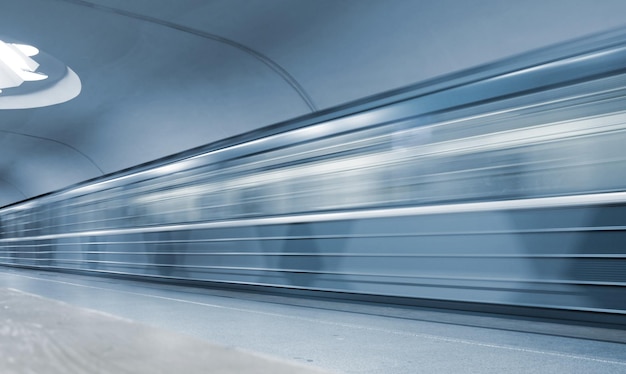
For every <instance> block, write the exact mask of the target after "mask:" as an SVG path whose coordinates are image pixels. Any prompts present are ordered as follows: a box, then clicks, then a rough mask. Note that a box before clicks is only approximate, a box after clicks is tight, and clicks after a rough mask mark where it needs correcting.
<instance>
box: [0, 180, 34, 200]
mask: <svg viewBox="0 0 626 374" xmlns="http://www.w3.org/2000/svg"><path fill="white" fill-rule="evenodd" d="M0 182H2V183H4V184H7V185H9V186H11V187H13V188H14V189H15V190H16V191H17V192H19V193H20V194H22V196H23V197H24V198H25V199H26V198H27V197H28V196H26V194H25V193H24V191H22V190H21V189H19V188H17V187H16V186H15V185H14V184H13V183H10V182H9V181H7V180H6V179H3V178H0Z"/></svg>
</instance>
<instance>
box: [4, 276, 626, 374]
mask: <svg viewBox="0 0 626 374" xmlns="http://www.w3.org/2000/svg"><path fill="white" fill-rule="evenodd" d="M0 322H1V325H0V372H1V373H52V374H55V373H148V372H150V373H172V372H177V371H179V372H184V373H200V372H202V373H207V372H210V373H226V374H231V373H305V374H306V373H325V372H326V373H355V374H356V373H364V374H370V373H401V374H402V373H503V372H506V373H624V374H626V344H624V342H626V333H625V332H624V331H622V330H611V329H605V328H600V327H589V326H575V325H571V324H559V323H558V322H549V321H548V322H546V321H533V320H531V319H524V318H511V317H506V316H495V315H494V316H488V315H476V314H472V313H462V312H452V311H444V310H433V309H418V308H403V307H397V306H391V305H367V304H363V303H354V302H352V303H348V302H340V301H329V300H322V299H318V300H316V299H311V298H308V299H305V298H294V297H285V296H276V295H266V294H260V293H253V292H249V293H246V292H234V291H228V290H217V289H210V288H201V287H190V286H180V285H170V284H162V283H151V282H139V281H130V280H121V279H112V278H105V277H90V276H81V275H75V274H64V273H52V272H43V271H34V270H24V269H16V268H0Z"/></svg>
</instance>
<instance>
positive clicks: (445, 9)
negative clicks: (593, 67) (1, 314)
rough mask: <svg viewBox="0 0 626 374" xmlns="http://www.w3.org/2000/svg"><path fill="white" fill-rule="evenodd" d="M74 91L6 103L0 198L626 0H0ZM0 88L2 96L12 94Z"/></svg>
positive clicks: (315, 102) (334, 101)
mask: <svg viewBox="0 0 626 374" xmlns="http://www.w3.org/2000/svg"><path fill="white" fill-rule="evenodd" d="M0 6H1V11H0V25H2V29H1V30H0V33H1V35H0V39H2V37H9V38H11V39H12V40H18V41H20V42H23V43H26V44H31V45H35V46H37V47H38V48H40V49H41V50H43V51H45V52H46V53H48V54H50V55H51V56H54V58H56V59H58V60H60V61H62V62H63V63H65V64H67V65H68V66H69V67H71V69H72V70H73V71H75V72H76V73H77V74H78V76H79V77H80V80H81V82H82V91H81V93H80V95H79V96H78V97H76V98H75V99H73V100H70V101H68V102H65V103H62V104H58V105H52V106H46V107H41V108H34V109H13V110H0V206H3V205H6V204H10V203H12V202H16V201H19V200H23V199H25V198H29V197H33V196H37V195H40V194H43V193H46V192H50V191H53V190H56V189H60V188H63V187H65V186H68V185H71V184H74V183H77V182H80V181H83V180H86V179H90V178H93V177H97V176H99V175H102V174H106V173H111V172H114V171H117V170H120V169H124V168H127V167H130V166H134V165H137V164H140V163H143V162H146V161H150V160H154V159H156V158H159V157H163V156H166V155H170V154H173V153H176V152H180V151H183V150H186V149H189V148H192V147H196V146H199V145H203V144H206V143H209V142H212V141H216V140H220V139H223V138H225V137H229V136H232V135H236V134H239V133H242V132H246V131H250V130H253V129H256V128H259V127H263V126H266V125H269V124H272V123H276V122H280V121H284V120H287V119H290V118H294V117H297V116H300V115H304V114H307V113H311V112H314V111H317V110H321V109H326V108H329V107H333V106H336V105H340V104H343V103H346V102H350V101H353V100H356V99H359V98H362V97H366V96H369V95H373V94H377V93H380V92H383V91H387V90H390V89H394V88H399V87H403V86H406V85H410V84H413V83H417V82H420V81H424V80H426V79H430V78H433V77H435V76H440V75H443V74H447V73H451V72H455V71H459V70H462V69H465V68H469V67H472V66H477V65H480V64H484V63H488V62H493V61H495V60H498V59H501V58H504V57H508V56H512V55H515V54H518V53H521V52H525V51H528V50H531V49H535V48H538V47H543V46H548V45H551V44H554V43H558V42H561V41H566V40H571V39H574V38H577V37H581V36H585V35H588V34H592V33H597V32H601V31H604V30H609V29H613V28H616V27H623V26H626V18H624V17H623V14H625V12H626V2H624V1H622V0H596V1H591V0H542V1H534V0H532V1H526V2H508V1H507V2H503V1H500V0H478V1H473V2H471V3H470V2H466V1H462V0H440V1H420V0H393V1H380V0H301V1H293V0H177V1H171V0H135V1H127V0H0ZM1 95H2V94H1V93H0V100H2V96H1Z"/></svg>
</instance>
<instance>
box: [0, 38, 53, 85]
mask: <svg viewBox="0 0 626 374" xmlns="http://www.w3.org/2000/svg"><path fill="white" fill-rule="evenodd" d="M37 54H39V50H38V49H37V48H35V47H33V46H30V45H25V44H14V43H5V42H3V41H2V40H0V92H2V91H1V90H2V89H5V88H12V87H19V86H20V85H22V83H24V82H32V81H40V80H44V79H46V78H48V76H47V75H45V74H42V73H38V72H36V70H37V68H39V64H38V63H37V62H36V61H35V60H33V59H32V58H31V57H32V56H36V55H37Z"/></svg>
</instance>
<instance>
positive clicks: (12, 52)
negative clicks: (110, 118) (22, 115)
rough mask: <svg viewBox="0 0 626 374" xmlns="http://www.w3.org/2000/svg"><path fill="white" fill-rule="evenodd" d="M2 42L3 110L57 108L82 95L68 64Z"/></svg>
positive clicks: (11, 42) (22, 45)
mask: <svg viewBox="0 0 626 374" xmlns="http://www.w3.org/2000/svg"><path fill="white" fill-rule="evenodd" d="M0 36H2V35H0ZM2 39H4V41H3V40H0V110H3V109H28V108H39V107H44V106H49V105H55V104H60V103H64V102H66V101H68V100H71V99H73V98H75V97H76V96H78V95H79V94H80V91H81V86H82V85H81V82H80V78H79V77H78V75H77V74H76V73H75V72H74V71H73V70H72V69H70V67H69V66H67V65H65V63H63V62H61V61H59V60H57V59H55V58H54V57H52V56H50V55H49V54H47V53H45V51H40V50H39V49H38V48H36V47H33V46H32V45H27V44H25V43H21V42H19V41H17V40H14V39H12V38H9V41H6V40H7V39H6V38H4V37H2ZM35 60H37V61H35ZM39 70H41V71H39ZM42 72H43V73H42Z"/></svg>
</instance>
